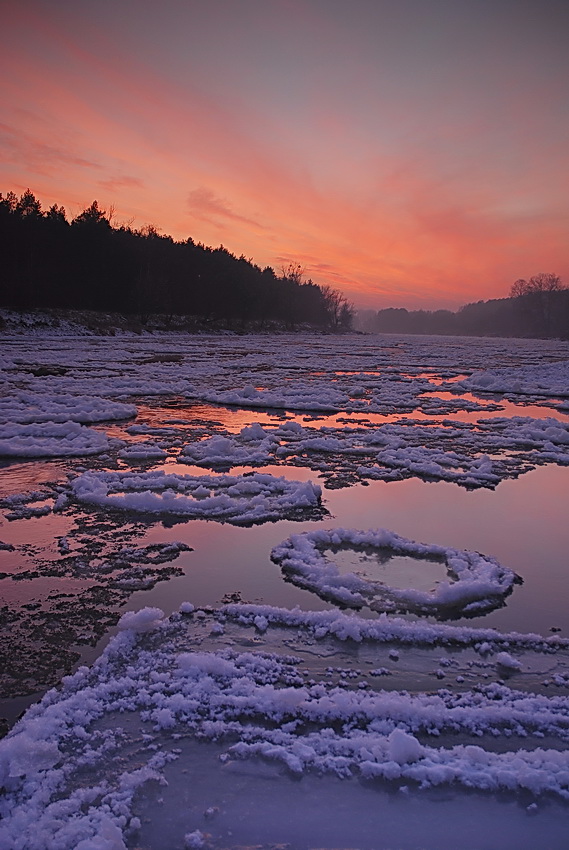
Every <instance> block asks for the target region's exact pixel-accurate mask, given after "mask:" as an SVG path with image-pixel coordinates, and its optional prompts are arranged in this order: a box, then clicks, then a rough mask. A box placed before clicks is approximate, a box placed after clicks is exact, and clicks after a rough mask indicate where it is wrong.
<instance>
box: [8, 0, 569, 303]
mask: <svg viewBox="0 0 569 850" xmlns="http://www.w3.org/2000/svg"><path fill="white" fill-rule="evenodd" d="M0 26H1V28H2V32H3V47H2V51H1V53H0V63H1V64H2V66H3V67H2V69H1V70H2V78H3V83H4V84H3V94H2V95H1V105H2V112H1V116H0V149H1V156H0V178H1V179H0V191H2V192H4V193H6V192H7V191H10V190H13V191H15V192H17V193H21V192H22V191H23V190H24V189H25V188H27V187H28V186H29V187H30V188H31V189H32V191H34V192H35V193H36V195H37V196H38V197H39V198H40V199H41V200H42V202H43V203H44V205H46V206H47V205H50V204H52V203H54V202H57V203H62V204H63V205H64V206H65V207H66V209H67V212H68V215H69V216H70V217H73V216H74V215H76V214H77V213H78V212H80V211H81V210H82V209H83V208H84V207H85V206H87V205H88V204H90V203H91V201H92V200H93V199H95V198H96V199H97V200H99V202H100V204H101V205H102V206H103V207H106V208H108V207H109V206H110V205H113V207H114V208H115V210H116V213H115V220H116V221H118V222H129V223H132V225H133V226H134V227H139V226H142V225H144V224H154V225H156V226H157V227H158V228H159V229H160V230H161V231H162V232H164V233H169V234H171V235H172V236H174V237H175V238H187V237H188V236H191V237H192V238H193V239H195V240H196V241H201V242H204V243H206V244H208V245H214V246H215V245H219V244H223V245H225V246H226V247H227V248H229V249H230V250H231V251H233V252H234V253H236V254H237V255H240V254H245V256H247V257H251V258H253V260H254V261H255V262H257V263H258V264H259V265H261V266H264V265H272V266H273V267H274V268H275V269H276V270H277V271H278V270H280V268H281V267H282V266H283V265H285V266H286V265H288V263H289V262H291V261H293V262H295V263H296V262H298V263H300V264H301V265H302V266H303V267H304V268H305V269H306V274H307V276H310V277H312V278H313V279H314V280H315V281H316V282H317V283H323V284H326V283H329V284H331V285H332V286H334V287H337V288H340V289H342V290H343V291H344V292H345V294H346V295H347V296H348V297H349V298H350V299H351V300H353V301H354V302H355V304H356V305H357V306H360V307H371V308H375V309H379V308H381V307H386V306H406V307H408V308H416V307H424V308H427V309H436V308H439V307H451V308H454V307H456V306H458V305H460V304H463V303H465V302H468V301H475V300H479V299H486V298H496V297H503V296H505V295H507V293H508V291H509V288H510V286H511V284H512V283H513V281H514V280H516V279H517V278H519V277H529V276H531V275H533V274H536V273H537V272H540V271H546V272H549V271H551V272H556V273H558V274H560V275H561V276H562V277H563V278H564V280H565V282H567V283H569V258H568V252H567V230H568V223H569V221H568V219H569V200H568V199H569V97H568V88H569V51H568V50H567V47H566V40H567V33H568V32H569V5H568V4H567V3H566V2H564V0H540V2H537V0H397V2H396V0H350V2H348V0H195V1H194V0H163V2H160V3H157V2H154V0H96V2H80V0H26V2H23V3H8V2H3V3H0Z"/></svg>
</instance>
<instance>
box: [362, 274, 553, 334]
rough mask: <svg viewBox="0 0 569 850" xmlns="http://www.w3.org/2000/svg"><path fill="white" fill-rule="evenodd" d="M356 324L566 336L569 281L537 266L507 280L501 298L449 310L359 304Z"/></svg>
mask: <svg viewBox="0 0 569 850" xmlns="http://www.w3.org/2000/svg"><path fill="white" fill-rule="evenodd" d="M355 322H356V327H357V328H358V329H359V330H363V331H367V332H368V333H410V334H450V335H456V336H515V337H536V338H541V339H546V338H558V339H569V287H567V286H566V285H564V284H563V282H562V280H561V278H560V277H559V276H558V275H556V274H552V273H545V272H541V273H540V274H537V275H534V276H533V277H531V278H529V280H524V279H520V280H517V281H515V283H513V284H512V287H511V289H510V292H509V296H508V297H507V298H496V299H492V300H490V301H477V302H475V303H472V304H465V305H464V306H462V307H460V308H459V309H458V310H457V311H456V312H452V311H451V310H434V311H429V310H406V309H405V308H404V307H388V308H387V309H384V310H379V311H377V312H376V311H374V310H362V311H360V312H359V313H358V314H357V316H356V320H355Z"/></svg>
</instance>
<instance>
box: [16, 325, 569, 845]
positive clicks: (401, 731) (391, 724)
mask: <svg viewBox="0 0 569 850" xmlns="http://www.w3.org/2000/svg"><path fill="white" fill-rule="evenodd" d="M24 324H25V323H22V324H21V325H20V327H24ZM71 331H72V328H70V327H65V326H62V327H61V328H60V329H59V330H58V331H57V330H53V331H46V330H45V329H44V330H40V329H38V328H37V327H33V323H31V324H30V326H29V329H28V330H27V331H25V332H22V333H16V332H5V333H4V334H3V340H2V341H3V345H2V352H1V354H0V389H1V393H0V399H1V400H0V456H1V457H0V508H1V510H2V516H1V518H0V538H1V541H0V586H1V589H2V591H3V600H4V601H3V603H2V607H1V609H0V615H1V617H0V628H1V629H2V636H1V640H0V683H1V684H2V688H3V692H4V694H5V696H7V697H10V698H12V701H13V702H14V703H15V704H14V705H12V701H11V700H10V699H8V700H7V701H6V704H7V706H8V708H9V710H10V711H11V715H10V716H11V718H12V719H15V718H16V716H17V715H18V714H19V712H20V711H21V709H22V708H25V707H26V705H29V703H30V702H31V701H32V699H36V700H39V699H40V698H41V695H42V693H44V694H45V696H44V697H43V700H42V701H41V702H36V704H35V705H33V706H32V707H31V708H29V710H28V711H27V713H26V714H25V715H24V717H23V718H22V719H21V720H20V721H19V722H18V723H17V724H16V725H15V726H14V728H13V730H12V731H11V732H10V733H9V734H8V735H7V737H6V738H5V739H3V741H2V742H0V785H1V786H2V787H3V789H4V793H3V794H2V795H1V796H0V816H1V820H0V847H2V850H4V848H6V850H47V848H50V850H52V849H53V850H71V848H73V850H124V849H125V848H131V850H134V848H138V847H140V848H148V850H151V849H152V850H164V848H165V847H168V848H170V847H171V848H179V850H182V848H187V847H205V848H219V850H221V848H244V847H257V848H259V850H268V848H269V847H270V848H274V847H276V846H283V845H287V846H289V847H291V848H295V850H296V848H298V850H309V848H315V847H322V848H324V847H327V848H338V850H340V848H349V847H356V846H357V847H358V848H360V850H389V848H391V850H393V848H398V850H419V848H423V850H435V848H437V850H456V846H457V840H456V837H457V835H459V836H460V846H461V850H480V847H481V846H484V847H488V848H494V847H496V848H497V847H500V850H510V848H511V850H514V848H515V850H526V848H527V850H530V848H531V850H534V848H535V847H537V846H540V847H541V846H543V847H548V848H551V850H557V848H559V850H565V847H566V836H567V834H568V830H569V808H568V806H569V761H568V758H569V756H568V753H569V711H568V709H569V703H568V700H569V645H568V643H567V624H566V606H565V605H564V604H563V600H564V599H566V595H567V594H566V591H567V575H566V564H565V560H563V564H561V561H562V559H565V553H566V551H567V547H568V546H569V540H567V539H566V538H564V537H563V534H564V531H565V527H564V525H565V524H564V516H563V515H562V513H561V509H560V507H559V506H560V505H562V504H563V494H566V493H567V492H568V489H567V485H568V484H569V479H567V475H568V474H569V469H567V467H568V466H569V407H568V399H569V390H568V386H569V373H568V363H569V343H567V342H561V341H552V340H548V341H543V340H498V339H483V340H471V339H454V338H448V337H447V338H443V337H437V338H434V337H433V338H429V337H397V336H373V337H372V336H370V337H366V336H359V335H353V336H344V337H332V336H313V335H312V336H311V335H300V334H299V335H281V336H279V337H278V339H277V340H276V342H275V338H274V337H269V336H266V337H265V336H262V335H259V336H247V335H244V336H233V335H230V334H225V335H211V336H209V335H202V336H198V335H196V336H189V335H182V334H161V333H156V334H152V335H151V334H142V335H139V336H136V335H133V334H131V335H129V334H119V335H117V336H114V337H105V338H101V337H97V336H96V335H93V334H91V335H89V334H85V335H83V336H79V335H74V334H73V333H72V332H71ZM552 471H553V472H554V473H555V475H554V476H552V475H551V474H550V473H551V472H552ZM525 482H529V485H528V486H529V488H530V490H531V487H533V486H534V484H532V482H542V484H541V485H540V486H541V487H542V490H539V487H537V486H536V489H535V491H534V490H531V493H530V496H531V498H530V499H529V500H528V498H527V493H526V490H527V487H526V484H525ZM349 488H351V489H349ZM547 488H550V489H549V490H548V489H547ZM502 492H507V493H509V499H507V500H501V496H500V495H499V494H500V493H502ZM524 494H525V495H524ZM522 497H523V498H522ZM546 497H547V498H546ZM454 501H456V505H457V506H458V507H455V505H454V504H453V502H454ZM542 502H544V503H546V504H547V505H548V506H549V511H550V514H551V518H549V520H548V522H546V520H545V519H544V516H543V511H541V505H542ZM498 505H500V506H502V508H501V510H499V509H498V507H497V506H498ZM504 505H505V506H506V509H504V507H503V506H504ZM528 505H529V507H528ZM445 511H448V513H449V518H448V520H446V519H445V516H444V513H445ZM501 511H502V512H501ZM540 511H541V512H540ZM360 515H361V516H360ZM387 515H388V516H387ZM556 518H557V519H556ZM434 526H436V530H434V528H433V527H434ZM360 528H363V529H368V530H359V529H360ZM421 540H425V541H433V542H429V543H419V542H416V541H421ZM534 543H535V546H534ZM526 550H527V551H526ZM271 553H272V558H273V561H274V562H276V564H278V565H279V566H280V569H279V566H277V565H276V564H275V563H272V562H271ZM482 553H484V554H482ZM486 553H487V554H486ZM528 553H529V554H528ZM398 559H399V560H398ZM384 568H385V570H386V571H387V572H386V573H385V572H382V570H383V569H384ZM399 568H400V571H401V572H400V575H401V576H402V577H403V578H402V581H403V583H401V581H398V580H397V569H399ZM423 568H424V571H423V573H422V570H423ZM374 570H375V572H374ZM429 571H431V572H429ZM437 571H440V572H437ZM383 575H387V576H388V578H382V576H383ZM425 575H427V576H431V575H432V576H434V578H432V579H431V578H424V576H425ZM407 576H410V578H409V579H407ZM422 576H423V577H422ZM285 579H286V580H285ZM522 579H523V585H522V584H521V580H522ZM517 584H519V585H520V586H518V587H515V585H517ZM544 588H545V589H544ZM510 594H511V595H510ZM184 599H185V600H191V601H183V600H184ZM244 600H250V601H249V602H245V601H244ZM313 607H314V608H318V609H319V610H314V611H309V610H304V609H307V608H313ZM125 608H126V609H128V610H124V609H125ZM342 609H361V612H360V614H356V613H355V612H354V610H351V611H348V613H346V612H345V610H342ZM172 611H174V612H175V613H171V612H172ZM536 611H539V612H541V613H540V618H541V619H539V625H538V626H537V627H536V626H534V625H528V623H527V621H528V620H529V619H530V618H531V617H532V616H533V615H534V614H535V612H536ZM550 611H554V612H555V616H553V613H551V614H550ZM121 614H122V616H121ZM467 618H468V619H467ZM500 618H502V619H500ZM508 618H509V619H508ZM557 618H559V620H557ZM450 619H453V620H454V622H453V623H452V624H450V623H443V622H441V621H442V620H450ZM532 623H533V620H532ZM531 630H535V633H534V632H533V631H532V633H526V632H528V631H531ZM113 635H114V636H113ZM109 639H110V643H108V645H106V644H105V646H106V648H104V647H103V644H101V643H99V641H107V640H109ZM82 662H89V664H91V666H90V667H89V666H81V667H77V665H78V664H80V663H82ZM73 670H75V672H74V673H73V674H72V675H67V676H66V675H65V674H69V673H70V672H72V671H73ZM58 683H59V688H58V689H57V690H51V691H49V692H48V693H47V694H46V693H45V691H46V690H47V688H48V687H50V686H53V685H55V684H58ZM18 700H19V701H18ZM269 780H270V781H269ZM291 812H294V814H295V816H294V817H292V818H291ZM497 836H498V840H497Z"/></svg>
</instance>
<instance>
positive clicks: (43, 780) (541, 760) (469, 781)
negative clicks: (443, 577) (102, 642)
mask: <svg viewBox="0 0 569 850" xmlns="http://www.w3.org/2000/svg"><path fill="white" fill-rule="evenodd" d="M191 608H192V606H191V605H188V606H186V609H185V610H186V613H184V614H183V615H182V614H174V615H172V616H171V617H170V618H169V619H168V620H165V619H164V618H163V612H162V611H160V609H155V608H146V609H143V610H142V611H139V612H129V615H128V616H127V615H125V618H123V631H121V632H120V633H119V634H118V635H117V636H116V637H115V638H114V639H113V640H112V641H111V643H110V644H109V646H108V647H107V649H106V650H105V651H104V653H103V655H102V656H101V657H100V658H99V659H98V660H97V661H96V662H95V664H94V665H93V667H92V668H91V669H88V668H85V667H83V668H80V670H78V672H77V673H76V674H74V675H73V676H71V677H67V678H66V679H65V681H64V683H63V686H62V688H61V690H60V691H51V692H50V693H48V694H47V695H46V696H45V697H44V699H43V701H42V702H41V703H40V704H39V705H38V706H35V707H34V708H32V709H31V710H30V711H28V713H27V715H26V716H25V717H24V718H23V719H22V720H21V721H20V723H18V725H17V726H16V727H15V728H14V730H13V731H12V732H11V733H10V734H9V735H8V736H7V737H6V738H5V739H4V740H3V741H1V742H0V783H2V785H3V786H4V788H5V794H4V795H3V797H2V798H1V799H0V815H1V817H2V820H1V821H0V845H1V846H2V847H3V848H6V850H17V849H18V850H22V848H24V847H25V848H26V850H45V848H46V847H57V848H58V850H71V849H72V848H77V847H82V848H83V850H85V848H103V847H105V848H108V847H114V848H120V847H126V846H127V843H128V844H130V841H131V839H132V838H133V837H134V836H135V835H136V834H137V832H138V830H139V829H140V826H141V815H142V812H141V810H140V808H139V805H138V802H137V801H138V800H139V799H140V793H141V791H142V789H143V788H144V787H145V786H147V785H148V783H152V784H155V783H158V784H160V783H164V782H165V779H164V770H165V767H166V766H167V765H168V763H169V762H170V761H171V760H172V759H176V758H177V753H179V752H180V750H179V749H176V747H175V746H173V744H175V742H176V741H177V740H178V739H179V738H180V737H181V736H185V737H187V736H190V737H193V738H195V739H196V740H201V741H217V742H219V743H224V744H225V747H226V749H225V754H224V755H223V756H222V759H223V760H224V761H227V760H235V759H248V760H252V764H253V766H254V765H256V764H257V765H258V764H259V760H267V761H270V762H275V763H277V764H280V765H282V767H283V768H284V769H285V770H286V771H287V772H289V773H290V774H292V775H294V776H297V777H302V776H303V775H306V774H308V773H310V772H314V771H315V772H317V773H323V774H330V775H333V776H336V777H339V778H343V779H350V778H351V777H360V778H363V779H366V780H374V781H380V782H388V783H400V784H403V785H404V787H406V788H407V786H408V785H411V786H412V787H414V788H417V787H418V788H429V787H438V786H447V787H450V788H453V789H455V793H457V791H458V790H459V789H461V788H462V789H464V790H474V789H476V790H478V791H485V792H489V791H491V792H493V793H496V794H500V793H503V792H508V793H516V794H519V793H522V792H523V793H524V794H526V795H529V799H530V800H531V799H533V800H541V799H542V798H544V797H545V798H547V797H548V796H549V797H551V796H553V797H557V798H558V799H561V800H569V751H568V750H567V749H564V748H563V746H564V745H565V744H566V743H567V742H569V722H568V717H569V714H568V708H569V704H568V699H567V697H562V696H547V695H543V694H537V693H530V692H524V691H520V690H514V689H511V688H509V687H507V686H506V685H503V684H499V683H498V682H495V683H492V684H489V685H487V686H485V687H479V688H476V689H474V690H465V691H463V692H462V693H452V692H451V691H450V690H448V689H441V690H438V691H436V692H429V693H427V692H417V693H409V692H407V691H393V690H392V691H389V690H385V689H382V688H379V686H377V689H374V688H372V689H370V687H369V686H368V687H366V688H364V689H362V688H361V687H357V686H355V685H353V686H350V684H349V682H350V681H351V679H347V680H344V681H343V682H342V683H341V684H342V686H340V682H338V683H335V682H334V681H330V680H329V679H327V677H326V675H324V671H323V675H321V676H320V677H317V678H316V679H315V678H314V675H316V676H317V674H315V673H314V671H313V677H312V678H311V679H309V680H306V678H305V677H304V676H303V674H302V669H301V664H302V662H301V659H300V658H298V657H296V656H294V655H290V653H288V652H287V651H286V648H285V647H286V645H287V643H288V642H289V640H287V639H286V638H285V639H284V642H283V643H282V645H281V647H280V649H278V650H277V651H275V649H276V646H277V644H278V640H277V644H275V643H274V641H273V649H272V650H271V649H269V646H267V648H260V647H257V648H255V649H246V650H243V649H241V648H239V646H236V645H235V644H234V643H233V645H229V646H223V645H222V646H221V647H220V648H216V647H215V646H214V645H212V646H210V647H209V648H206V646H205V645H202V646H200V643H203V641H204V639H205V638H204V636H205V634H206V631H207V633H208V634H209V635H210V638H209V640H210V641H215V640H223V639H224V638H223V635H220V636H217V637H216V636H211V620H212V619H213V621H214V622H215V621H217V622H221V623H226V624H227V626H229V624H230V623H232V622H233V623H237V622H238V621H241V620H243V623H242V624H241V625H240V626H239V628H246V627H247V626H246V623H247V622H250V620H251V618H252V617H253V616H256V617H258V616H260V612H261V610H262V611H264V616H265V618H266V621H267V628H268V632H270V631H271V630H272V629H273V628H275V624H276V623H277V622H278V623H279V624H281V626H282V625H283V624H286V625H285V627H286V629H288V630H289V633H290V635H289V637H294V636H295V635H296V637H297V639H298V638H299V637H300V636H301V635H302V634H303V633H304V630H306V629H317V628H318V625H317V624H318V622H325V620H326V617H328V623H329V625H331V624H332V622H333V621H335V622H336V623H337V624H338V623H340V622H347V621H352V622H353V623H354V627H353V630H352V631H353V633H354V634H355V633H359V636H360V638H359V639H360V640H362V641H366V642H369V641H372V644H370V647H369V649H370V650H371V647H372V645H373V640H374V639H373V637H372V630H375V633H376V635H378V636H380V634H381V632H382V629H385V633H384V634H383V635H382V637H383V639H387V637H388V636H389V639H390V640H391V641H392V640H393V632H392V631H390V630H391V628H392V620H391V618H385V620H380V621H377V620H376V621H363V620H360V618H358V617H356V616H353V615H352V616H349V617H348V616H347V615H343V614H340V613H339V612H329V611H328V612H301V611H299V610H296V611H288V612H287V611H286V610H284V609H272V608H270V606H239V605H232V606H224V607H222V608H220V609H218V610H217V611H213V610H208V611H206V612H204V611H201V612H200V611H198V610H195V611H193V612H192V610H191ZM198 615H200V616H198ZM204 621H210V622H209V623H207V622H204ZM398 628H399V630H400V634H401V635H403V634H404V633H405V632H406V633H407V638H408V639H409V640H410V641H411V642H413V641H414V640H415V637H416V630H417V629H418V628H419V627H418V626H417V624H415V623H410V622H406V621H403V620H399V621H398ZM420 628H422V629H423V630H424V631H425V633H426V630H427V629H428V631H429V632H430V634H431V636H432V638H433V640H437V641H439V642H440V643H444V642H445V641H446V640H448V639H449V637H450V636H451V635H455V636H461V637H462V639H463V640H464V641H466V642H471V643H472V642H473V641H474V640H475V635H476V633H477V632H478V630H476V629H464V628H459V627H450V626H441V625H430V626H428V627H426V626H424V625H423V626H421V627H420ZM349 631H350V630H349V629H348V630H346V633H345V634H344V637H343V640H351V639H352V638H351V637H348V634H347V633H348V632H349ZM200 635H201V638H200ZM315 636H316V637H317V639H318V640H320V641H322V640H323V635H322V634H319V635H316V633H315ZM486 636H487V637H489V639H490V640H492V638H490V636H489V635H486ZM480 637H481V635H480V634H478V639H480ZM495 638H496V643H492V649H491V652H495V651H496V649H497V647H498V644H499V643H500V642H502V645H505V642H506V641H507V644H508V646H509V650H510V651H516V652H517V653H520V652H523V651H524V650H525V649H526V648H527V647H528V646H529V645H533V647H534V649H536V648H538V645H539V643H540V641H541V650H542V651H544V652H548V653H549V654H550V655H551V653H555V652H556V651H560V652H562V651H566V650H567V647H566V644H567V641H565V642H563V641H559V640H558V641H552V640H550V641H548V642H545V641H544V640H543V639H539V638H537V636H531V635H527V636H523V635H516V634H508V635H499V634H498V633H496V635H495ZM265 639H266V638H265ZM380 639H381V638H380ZM281 640H282V638H281ZM196 644H197V646H196ZM283 650H284V652H283ZM501 656H503V653H498V654H497V655H496V662H497V663H500V661H499V659H500V657H501ZM502 660H504V659H503V657H502ZM356 675H359V676H361V675H362V672H360V673H358V674H356ZM373 681H374V682H377V681H378V680H377V679H373ZM129 715H132V716H134V717H137V718H138V722H139V723H142V724H143V725H144V727H145V728H146V729H147V730H148V731H147V732H146V733H145V734H143V735H142V737H141V736H140V733H139V732H137V736H138V748H137V753H136V767H135V766H134V765H133V764H131V763H129V760H128V755H127V754H128V752H129V749H131V748H132V747H133V744H134V741H133V740H131V739H130V738H129V737H128V736H125V731H124V729H123V728H122V725H123V724H124V720H121V718H125V719H126V718H127V717H128V716H129ZM545 736H547V740H548V742H549V745H548V746H542V745H541V743H540V742H541V741H542V740H543V738H544V737H545ZM520 740H521V741H525V742H527V746H526V747H523V746H522V747H520V746H519V744H517V743H516V742H519V741H520ZM554 741H556V742H557V743H558V744H560V745H561V748H560V749H553V748H552V747H551V742H554ZM494 742H498V746H494ZM121 748H124V756H121V753H122V749H121ZM114 754H116V758H112V760H111V761H109V756H113V755H114ZM103 766H104V773H101V769H102V768H103ZM526 800H527V797H526ZM182 838H183V836H181V839H182ZM181 839H180V840H181ZM202 839H203V840H204V845H205V833H204V832H203V831H202V830H201V829H200V830H197V829H192V830H190V831H189V832H186V833H185V839H183V840H185V842H186V846H200V843H199V842H200V841H202Z"/></svg>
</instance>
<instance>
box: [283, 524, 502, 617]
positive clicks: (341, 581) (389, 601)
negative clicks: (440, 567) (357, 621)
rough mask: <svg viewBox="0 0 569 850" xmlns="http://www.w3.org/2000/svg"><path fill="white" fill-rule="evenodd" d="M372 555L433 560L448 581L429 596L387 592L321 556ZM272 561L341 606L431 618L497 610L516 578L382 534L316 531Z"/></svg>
mask: <svg viewBox="0 0 569 850" xmlns="http://www.w3.org/2000/svg"><path fill="white" fill-rule="evenodd" d="M341 546H342V547H346V546H347V547H352V548H356V549H360V550H361V549H364V548H365V549H374V550H379V551H381V552H384V553H389V554H393V555H407V556H411V557H413V558H417V559H425V558H435V559H438V560H441V561H443V562H444V564H445V565H446V568H447V571H448V573H449V575H450V576H451V577H452V578H454V580H453V581H442V582H440V583H439V584H437V585H436V587H435V588H434V589H433V590H432V591H430V592H427V591H420V590H415V589H413V588H404V589H400V588H395V587H388V586H387V585H385V584H384V583H382V582H378V581H372V580H371V579H369V578H366V577H365V576H363V575H361V574H355V573H346V574H341V573H340V570H339V569H338V567H337V566H336V565H335V564H334V563H333V562H332V561H330V560H329V559H327V558H326V557H325V555H324V552H325V551H326V550H327V549H332V548H334V547H341ZM271 558H272V560H273V561H275V562H276V563H278V564H279V565H280V566H281V569H282V570H283V572H284V573H285V574H286V575H287V576H288V577H289V578H290V579H291V581H293V582H295V584H298V585H300V586H301V587H305V588H308V589H310V590H314V591H315V592H317V593H318V594H319V595H320V596H323V597H324V598H327V599H332V600H334V601H336V602H341V603H342V604H344V605H350V606H353V607H361V606H362V605H367V606H369V607H370V608H373V609H374V610H377V611H414V612H418V613H428V614H433V613H437V612H441V611H445V610H449V609H450V610H452V611H453V612H461V613H463V614H468V613H473V612H476V613H479V612H482V611H488V610H491V609H492V608H495V607H496V605H499V604H501V602H502V600H503V598H504V596H505V595H507V594H508V593H510V592H511V590H512V588H513V585H514V582H515V581H516V578H517V577H516V574H515V573H514V572H513V571H512V570H509V569H508V568H507V567H503V566H502V565H501V564H499V563H498V562H497V561H496V560H494V559H493V558H490V557H488V556H485V555H481V554H479V553H478V552H468V551H464V550H457V549H452V548H450V547H444V546H438V545H425V544H423V543H416V542H415V541H413V540H408V539H407V538H404V537H400V536H399V535H398V534H395V532H393V531H389V530H387V529H375V530H371V531H358V530H356V529H352V528H348V529H346V528H334V529H330V530H324V529H318V530H317V531H310V532H306V533H304V534H295V535H293V536H291V537H289V538H288V539H287V540H285V541H284V542H283V543H281V544H279V545H278V546H276V547H275V548H274V549H273V550H272V552H271Z"/></svg>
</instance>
